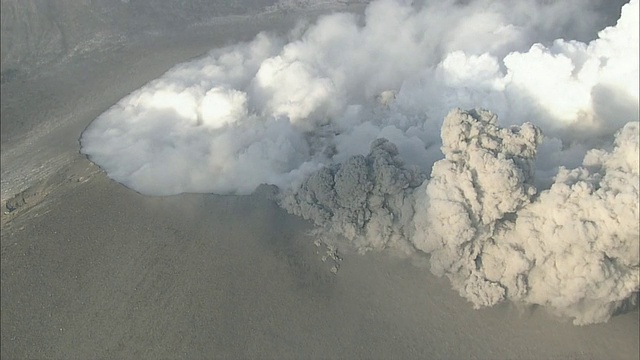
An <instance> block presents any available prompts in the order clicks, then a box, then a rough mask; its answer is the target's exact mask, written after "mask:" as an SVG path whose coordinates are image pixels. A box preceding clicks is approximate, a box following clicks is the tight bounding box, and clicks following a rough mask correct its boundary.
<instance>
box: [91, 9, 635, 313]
mask: <svg viewBox="0 0 640 360" xmlns="http://www.w3.org/2000/svg"><path fill="white" fill-rule="evenodd" d="M608 4H610V2H606V1H599V0H590V1H577V0H575V1H574V0H569V1H538V0H526V1H519V2H515V3H514V2H510V1H506V0H504V1H485V0H475V1H453V0H446V1H437V2H424V3H420V4H412V3H410V2H408V1H400V0H381V1H375V2H373V3H371V4H370V5H369V6H368V7H367V9H366V11H365V13H364V15H363V16H358V15H354V14H342V13H338V14H332V15H328V16H324V17H321V18H320V19H318V20H317V22H315V23H313V24H311V25H308V26H301V27H298V28H296V29H295V31H292V33H291V34H289V35H288V37H280V36H276V35H273V34H260V35H258V36H257V37H256V38H255V39H254V40H253V41H251V42H248V43H242V44H236V45H233V46H230V47H227V48H223V49H216V50H212V51H211V52H210V53H209V54H207V55H206V56H204V57H202V58H199V59H197V60H194V61H191V62H189V63H185V64H180V65H177V66H176V67H174V68H173V69H171V70H170V71H169V72H167V73H166V74H165V75H163V76H162V77H161V78H159V79H157V80H154V81H152V82H150V83H149V84H147V85H146V86H144V87H143V88H141V89H139V90H137V91H136V92H134V93H132V94H131V95H129V96H127V97H126V98H124V99H122V100H121V101H120V102H118V103H117V104H115V105H114V106H113V107H112V108H111V109H109V110H108V111H107V112H105V113H104V114H102V115H101V116H100V117H99V118H97V119H96V120H95V121H94V122H93V123H92V124H91V125H90V126H89V127H88V128H87V130H86V131H85V132H84V133H83V135H82V138H81V145H82V152H83V153H84V154H86V155H87V156H88V157H89V158H90V159H91V160H92V161H94V162H95V163H97V164H98V165H100V166H101V167H102V168H104V169H105V170H106V171H107V173H108V175H109V176H110V177H112V178H113V179H115V180H117V181H119V182H121V183H123V184H124V185H126V186H128V187H130V188H132V189H134V190H136V191H139V192H141V193H144V194H149V195H168V194H177V193H182V192H213V193H221V194H222V193H223V194H228V193H235V194H247V193H250V192H252V191H253V190H254V189H255V188H256V187H257V186H258V185H260V184H263V183H267V184H274V185H277V186H278V187H279V188H280V189H282V194H281V197H280V202H281V205H282V206H283V207H285V208H286V209H288V210H289V211H291V212H292V213H295V214H298V215H301V216H303V217H305V218H307V219H310V220H312V221H314V222H315V223H316V225H318V226H319V227H320V228H321V229H323V230H322V231H323V232H324V234H325V236H333V237H336V238H342V239H346V240H348V242H349V244H350V245H352V246H355V247H356V248H357V249H359V250H363V251H364V250H369V249H382V248H387V247H400V248H402V249H403V250H405V251H420V252H425V253H428V254H430V259H431V265H432V271H433V272H434V273H436V274H438V275H446V276H447V277H449V279H450V280H451V282H452V285H453V287H454V288H455V289H456V290H458V291H459V292H460V294H461V295H462V296H464V297H466V298H467V299H469V300H470V301H471V302H472V303H473V304H474V305H475V306H478V307H479V306H490V305H493V304H496V303H498V302H500V301H503V300H505V299H511V300H515V301H520V302H524V303H533V304H542V305H545V306H547V307H548V308H551V309H554V310H555V311H557V312H559V313H561V314H564V315H567V316H570V317H572V318H573V319H574V321H575V322H576V323H577V324H586V323H592V322H601V321H606V320H607V319H608V318H609V317H610V316H611V314H613V313H614V312H615V311H617V309H618V308H620V306H624V305H625V304H627V303H628V302H629V301H631V300H632V299H633V298H634V297H635V296H637V293H638V288H639V285H638V283H639V279H638V271H639V263H638V257H639V256H638V242H639V239H638V238H639V236H640V235H639V234H638V220H639V219H638V181H639V180H638V162H637V158H638V125H637V121H638V114H639V111H638V99H639V95H638V93H639V90H638V89H639V83H638V79H639V73H638V63H639V56H638V51H639V50H638V42H639V39H638V33H639V30H638V29H639V26H638V22H639V21H638V17H639V16H638V12H639V5H638V0H632V1H630V2H629V3H628V4H626V5H624V6H623V7H622V9H621V15H620V18H619V20H618V22H617V24H615V26H609V27H606V28H604V29H603V30H602V31H600V32H599V33H597V34H596V31H597V30H599V29H593V28H592V25H591V24H596V23H601V21H600V20H599V19H601V13H600V12H599V11H600V10H602V8H603V7H606V6H607V5H608ZM567 39H574V40H567ZM480 108H485V109H489V110H490V111H491V112H489V111H485V110H470V111H462V110H454V111H452V112H451V109H480ZM447 114H448V115H447ZM494 114H498V115H499V117H498V116H495V115H494ZM443 119H445V120H444V122H443ZM616 133H617V135H615V138H614V134H616ZM542 134H544V137H543V136H542ZM383 139H386V140H383ZM443 155H444V159H443ZM567 169H571V170H567ZM429 177H430V179H427V178H429ZM425 179H426V180H425Z"/></svg>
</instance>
